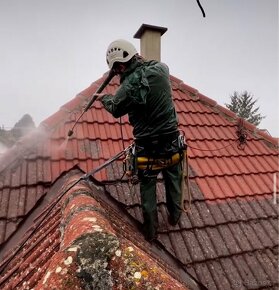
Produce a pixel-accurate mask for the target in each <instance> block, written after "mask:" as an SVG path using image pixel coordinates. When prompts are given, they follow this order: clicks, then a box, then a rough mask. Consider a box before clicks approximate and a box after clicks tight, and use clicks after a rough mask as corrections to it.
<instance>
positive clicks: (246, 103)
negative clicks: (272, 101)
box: [225, 91, 265, 126]
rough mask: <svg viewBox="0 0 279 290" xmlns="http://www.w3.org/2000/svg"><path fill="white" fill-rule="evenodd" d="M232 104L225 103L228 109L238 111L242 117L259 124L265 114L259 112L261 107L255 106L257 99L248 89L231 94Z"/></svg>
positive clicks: (256, 124)
mask: <svg viewBox="0 0 279 290" xmlns="http://www.w3.org/2000/svg"><path fill="white" fill-rule="evenodd" d="M230 98H231V102H230V104H225V105H226V107H227V108H228V109H230V110H231V111H233V112H234V113H236V114H237V115H238V116H239V117H240V118H243V119H245V120H246V121H248V122H250V123H252V124H254V125H255V126H258V125H259V124H260V122H261V121H262V119H264V118H265V116H262V115H261V114H260V113H259V109H260V107H256V108H255V104H256V102H257V100H254V99H253V95H251V94H249V93H248V92H247V91H244V92H243V93H241V94H240V93H238V92H234V93H233V95H231V96H230Z"/></svg>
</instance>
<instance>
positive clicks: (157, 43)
mask: <svg viewBox="0 0 279 290" xmlns="http://www.w3.org/2000/svg"><path fill="white" fill-rule="evenodd" d="M167 30H168V29H167V28H165V27H160V26H154V25H149V24H142V25H141V27H140V28H139V30H138V31H137V32H136V34H135V35H134V38H138V39H140V55H141V56H142V57H144V58H145V59H146V60H157V61H161V36H162V35H163V34H164V33H165V32H166V31H167Z"/></svg>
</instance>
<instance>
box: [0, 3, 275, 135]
mask: <svg viewBox="0 0 279 290" xmlns="http://www.w3.org/2000/svg"><path fill="white" fill-rule="evenodd" d="M200 3H201V5H202V6H203V9H204V11H205V14H206V17H203V16H202V12H201V10H200V8H199V7H198V5H197V2H196V0H152V1H150V0H141V1H138V0H136V1H135V0H118V1H115V0H103V1H94V0H0V40H1V45H0V126H4V127H5V128H7V129H9V128H10V127H13V126H14V125H15V123H16V122H17V121H18V120H19V119H20V118H21V117H22V116H23V115H24V114H27V113H28V114H30V115H31V117H32V118H33V120H34V122H35V124H36V125H37V126H38V125H39V124H40V122H42V121H43V120H44V119H46V118H47V117H49V116H50V115H52V114H54V113H55V112H56V111H58V110H59V108H60V107H61V106H62V105H63V104H65V103H66V102H68V101H70V100H71V99H72V98H74V97H75V96H76V95H77V94H78V93H79V92H81V91H83V90H84V89H85V88H87V87H88V86H90V84H91V83H92V82H94V81H96V80H97V79H99V78H100V77H102V76H103V74H104V73H105V72H107V71H108V67H107V64H106V60H105V53H106V49H107V47H108V45H109V44H110V43H111V42H112V41H114V40H116V39H119V38H123V39H126V40H128V41H130V42H132V43H133V44H134V45H135V47H136V48H137V49H138V50H139V48H140V42H139V39H134V38H133V36H134V34H135V33H136V32H137V30H138V29H139V27H140V26H141V25H142V24H143V23H146V24H151V25H156V26H162V27H166V28H168V30H167V32H166V33H165V34H164V35H163V36H162V39H161V60H162V61H163V62H165V63H166V64H167V65H168V66H169V68H170V73H171V74H172V75H173V76H175V77H177V78H179V79H181V80H182V81H183V82H184V83H186V84H187V85H189V86H192V87H194V88H195V89H197V90H198V91H199V92H200V93H202V94H203V95H206V96H207V97H209V98H211V99H214V100H215V101H217V103H218V104H219V105H222V106H224V105H225V103H229V101H230V96H231V95H232V94H233V92H234V91H237V92H240V93H241V92H243V91H247V92H248V93H250V94H251V95H253V97H254V98H255V99H257V103H256V105H257V106H259V107H260V110H259V112H260V113H261V114H262V115H264V116H266V117H265V119H263V120H262V122H261V124H260V125H259V128H261V129H267V130H268V131H269V133H270V134H271V135H272V136H274V137H279V96H278V83H279V78H278V0H200Z"/></svg>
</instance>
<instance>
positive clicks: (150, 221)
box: [138, 162, 183, 240]
mask: <svg viewBox="0 0 279 290" xmlns="http://www.w3.org/2000/svg"><path fill="white" fill-rule="evenodd" d="M161 171H162V175H163V178H164V183H165V192H166V205H167V209H168V212H169V215H170V218H171V219H172V220H174V221H176V220H178V219H179V217H180V215H181V212H182V207H181V203H182V192H181V182H182V178H183V172H182V167H181V163H180V162H179V163H177V164H175V165H172V166H170V167H168V168H165V169H162V170H152V171H151V170H150V171H149V172H148V171H147V170H139V172H138V174H139V179H140V194H141V205H142V214H143V220H144V222H143V231H144V234H145V238H146V239H147V240H152V239H154V238H155V237H156V234H157V228H158V213H157V198H156V181H157V176H158V174H159V173H160V172H161Z"/></svg>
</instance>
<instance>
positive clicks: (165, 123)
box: [123, 61, 177, 139]
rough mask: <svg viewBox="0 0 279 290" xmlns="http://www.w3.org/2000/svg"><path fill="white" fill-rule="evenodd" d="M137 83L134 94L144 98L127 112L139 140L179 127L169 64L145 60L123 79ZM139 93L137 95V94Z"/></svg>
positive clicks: (169, 131) (128, 82) (125, 81)
mask: <svg viewBox="0 0 279 290" xmlns="http://www.w3.org/2000/svg"><path fill="white" fill-rule="evenodd" d="M125 84H129V86H131V85H134V86H135V87H136V88H137V89H136V90H135V92H134V94H133V95H134V96H132V97H135V98H137V99H141V100H142V101H141V102H136V105H135V106H134V107H133V108H132V110H131V111H130V112H128V115H129V120H130V123H131V125H132V126H133V128H134V131H133V134H134V137H135V138H136V139H140V138H151V137H156V136H160V135H163V134H167V133H171V132H174V131H176V130H177V117H176V112H175V108H174V104H173V101H172V95H171V93H172V91H171V85H170V81H169V72H168V67H167V66H166V65H165V64H163V63H160V62H157V61H149V62H143V63H142V64H141V65H139V66H137V68H136V69H135V71H133V72H132V73H131V74H129V75H128V76H127V77H126V78H125V80H124V81H123V85H124V86H125ZM137 95H138V96H137Z"/></svg>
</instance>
